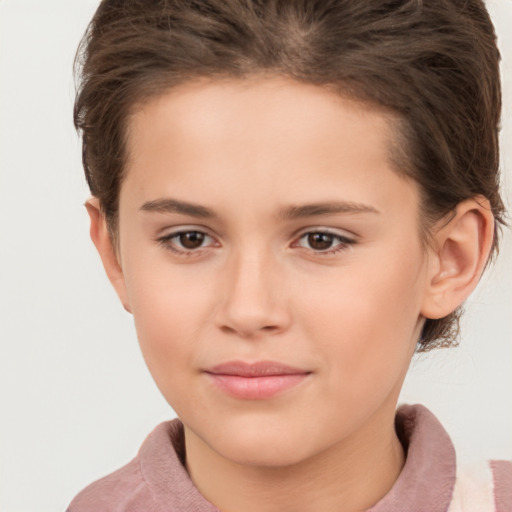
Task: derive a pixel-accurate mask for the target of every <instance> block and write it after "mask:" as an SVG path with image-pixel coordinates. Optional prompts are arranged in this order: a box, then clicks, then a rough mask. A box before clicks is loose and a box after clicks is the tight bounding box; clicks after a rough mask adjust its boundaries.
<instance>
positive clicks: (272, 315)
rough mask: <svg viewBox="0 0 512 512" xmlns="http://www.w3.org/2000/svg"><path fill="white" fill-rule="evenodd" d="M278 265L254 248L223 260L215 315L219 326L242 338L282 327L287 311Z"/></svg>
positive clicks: (286, 321) (287, 316)
mask: <svg viewBox="0 0 512 512" xmlns="http://www.w3.org/2000/svg"><path fill="white" fill-rule="evenodd" d="M278 267H279V265H278V264H277V262H276V261H275V260H273V258H272V256H269V255H264V254H261V253H256V252H252V253H251V254H246V253H245V254H243V253H242V252H240V253H239V254H238V255H236V256H234V257H233V258H231V259H230V261H227V262H226V271H225V272H224V273H223V275H222V276H220V277H221V279H222V281H223V286H222V287H221V288H222V291H223V292H224V293H223V296H222V298H221V304H220V306H219V308H218V310H217V318H216V320H217V325H218V326H219V327H220V328H221V329H222V330H224V331H226V332H232V333H236V334H238V335H239V336H240V337H243V338H253V337H257V336H259V335H262V334H264V333H268V334H277V333H279V332H282V331H284V330H286V328H287V327H288V325H289V323H290V312H289V310H288V307H287V301H286V299H285V292H286V290H285V287H284V286H283V285H284V280H283V279H282V272H281V271H280V269H279V268H278ZM280 276H281V279H280Z"/></svg>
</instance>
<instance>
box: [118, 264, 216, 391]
mask: <svg viewBox="0 0 512 512" xmlns="http://www.w3.org/2000/svg"><path fill="white" fill-rule="evenodd" d="M141 267H143V266H142V265H138V270H137V271H135V272H133V273H132V274H131V275H128V276H127V279H126V281H127V290H128V294H129V296H130V299H131V302H130V303H131V308H132V313H133V316H134V321H135V327H136V330H137V336H138V339H139V344H140V347H141V350H142V353H143V356H144V359H145V360H146V364H147V365H148V367H149V369H150V371H151V373H152V375H153V377H154V378H155V380H156V382H157V384H158V385H159V387H160V388H161V389H162V386H166V384H165V382H170V381H171V380H174V378H179V375H180V372H182V371H183V370H184V369H186V368H191V367H192V365H193V361H194V354H195V351H197V350H198V349H199V348H200V347H199V343H198V340H199V339H200V338H201V332H203V329H204V325H205V321H206V319H207V318H208V315H209V311H210V310H211V309H212V307H211V304H210V302H211V299H210V298H211V297H212V293H211V290H210V289H209V287H211V284H209V283H210V282H209V281H208V280H207V279H200V278H198V276H197V271H196V274H195V275H194V274H193V273H192V272H193V270H192V269H191V268H188V269H185V267H181V268H180V269H179V271H176V270H175V271H173V269H172V267H171V266H170V265H168V264H167V265H166V264H158V263H157V262H154V264H153V265H146V266H144V268H141ZM166 387H167V386H166ZM162 391H163V389H162Z"/></svg>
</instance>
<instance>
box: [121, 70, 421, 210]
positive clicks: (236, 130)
mask: <svg viewBox="0 0 512 512" xmlns="http://www.w3.org/2000/svg"><path fill="white" fill-rule="evenodd" d="M394 124H395V118H394V117H393V116H392V115H391V114H389V113H387V112H384V111H383V110H377V109H376V108H375V107H373V106H369V105H366V104H362V103H359V102H355V101H351V100H348V99H346V98H344V97H342V96H340V95H339V94H337V93H335V92H334V91H332V90H328V89H326V88H323V87H318V86H315V85H311V84H304V83H299V82H297V81H294V80H291V79H288V78H284V77H271V78H269V77H260V78H255V79H251V80H235V79H229V80H228V79H225V80H199V81H196V82H191V83H186V84H182V85H180V86H178V87H175V88H173V89H171V90H170V91H168V92H167V93H165V94H162V95H161V96H159V97H156V98H153V99H151V100H149V101H147V102H146V103H144V104H143V105H140V106H139V107H138V108H137V109H135V110H134V112H133V114H132V116H131V118H130V124H129V129H128V163H127V167H126V179H125V181H126V182H129V183H132V185H133V186H134V187H135V188H137V189H138V190H139V191H141V190H144V191H145V193H146V195H147V196H148V197H145V198H144V199H145V200H153V199H155V198H156V197H158V196H161V195H163V194H165V193H169V194H170V189H172V190H173V191H180V189H181V188H183V193H188V192H189V191H188V189H187V187H190V186H194V187H195V191H194V194H195V195H196V196H197V197H198V198H199V199H201V197H204V198H207V197H208V196H209V197H212V198H213V197H215V196H216V195H217V196H218V197H219V200H220V198H221V197H222V194H221V193H220V192H221V190H220V188H221V187H222V186H224V188H230V189H231V191H232V192H235V193H236V194H237V195H244V194H245V195H246V196H247V197H246V199H247V201H248V202H250V201H251V199H254V200H255V201H256V200H257V199H258V198H259V199H261V200H262V195H261V194H259V193H260V192H261V191H266V202H270V200H271V198H272V197H274V198H275V199H276V200H278V197H277V196H279V195H281V196H282V194H283V193H284V191H286V192H287V193H294V195H293V194H292V195H293V197H291V196H290V201H292V200H293V201H295V202H296V203H299V202H308V200H312V201H315V200H320V199H329V200H337V199H343V200H347V201H356V202H357V201H360V200H361V199H362V198H360V197H357V196H358V195H361V193H362V191H363V189H364V188H365V187H366V189H368V188H373V189H374V194H373V196H374V197H373V200H376V201H377V203H378V202H379V201H378V197H379V193H378V192H379V191H382V192H383V191H384V190H385V189H386V188H389V187H393V186H394V184H395V183H398V182H400V180H402V182H403V181H404V180H403V178H400V179H398V173H396V172H395V169H394V166H393V162H392V158H391V156H390V155H391V148H392V146H393V140H394V133H393V132H394ZM390 173H392V174H393V175H394V177H393V179H391V180H390V179H389V174H390ZM171 182H172V185H171V184H169V186H168V187H167V185H166V183H171ZM402 182H400V185H401V186H403V185H405V183H402ZM341 185H343V187H344V188H345V192H346V196H347V197H333V196H334V195H337V194H335V193H333V190H334V189H335V188H337V189H338V191H337V192H338V193H341V195H342V196H343V193H342V191H343V190H342V189H341V188H340V186H341ZM407 185H408V186H411V183H407ZM216 192H219V193H218V194H216ZM315 194H316V195H317V196H318V197H307V196H312V195H315ZM172 195H176V193H174V194H172ZM338 195H339V194H338ZM349 195H351V197H348V196H349ZM149 196H151V197H149ZM328 196H331V197H328ZM383 197H384V196H383ZM375 207H376V208H378V205H376V206H375Z"/></svg>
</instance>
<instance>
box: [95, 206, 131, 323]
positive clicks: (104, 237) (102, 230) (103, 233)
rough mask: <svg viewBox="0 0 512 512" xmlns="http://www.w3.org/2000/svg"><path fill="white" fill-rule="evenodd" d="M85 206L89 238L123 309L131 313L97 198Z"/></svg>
mask: <svg viewBox="0 0 512 512" xmlns="http://www.w3.org/2000/svg"><path fill="white" fill-rule="evenodd" d="M85 207H86V208H87V213H88V214H89V218H90V220H91V226H90V234H91V239H92V241H93V243H94V245H95V246H96V249H97V250H98V253H99V255H100V257H101V261H102V262H103V267H104V268H105V272H106V273H107V276H108V278H109V280H110V282H111V283H112V286H113V287H114V289H115V291H116V292H117V295H118V296H119V299H120V300H121V302H122V304H123V306H124V309H126V311H128V312H129V313H131V310H130V305H129V301H128V294H127V293H126V285H125V281H124V275H123V269H122V268H121V264H120V262H119V258H118V256H117V253H116V250H115V248H114V246H113V243H112V238H111V236H110V232H109V229H108V226H107V221H106V219H105V215H104V214H103V213H102V211H101V209H100V203H99V200H98V199H97V198H96V197H93V198H91V199H88V200H87V201H86V203H85Z"/></svg>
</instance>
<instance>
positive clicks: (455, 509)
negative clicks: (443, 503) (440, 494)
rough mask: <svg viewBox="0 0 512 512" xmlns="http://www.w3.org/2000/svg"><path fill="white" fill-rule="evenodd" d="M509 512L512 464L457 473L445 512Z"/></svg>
mask: <svg viewBox="0 0 512 512" xmlns="http://www.w3.org/2000/svg"><path fill="white" fill-rule="evenodd" d="M473 511H474V512H491V511H496V512H512V461H505V460H502V461H489V462H487V463H482V464H480V465H479V466H477V465H472V466H468V467H465V468H462V469H461V470H457V478H456V481H455V487H454V489H453V496H452V502H451V505H450V508H449V510H448V512H473Z"/></svg>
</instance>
